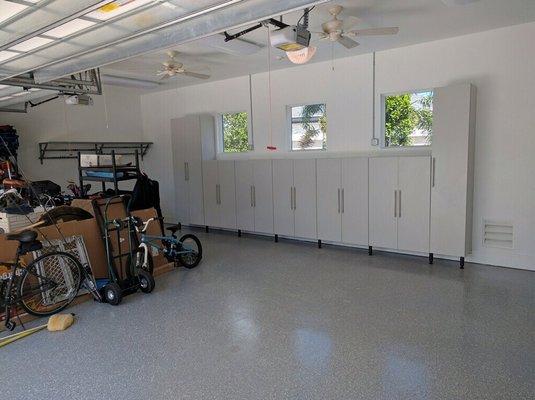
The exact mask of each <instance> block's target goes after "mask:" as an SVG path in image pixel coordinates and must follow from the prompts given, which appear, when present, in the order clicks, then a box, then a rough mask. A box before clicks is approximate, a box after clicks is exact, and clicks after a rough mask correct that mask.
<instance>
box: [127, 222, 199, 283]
mask: <svg viewBox="0 0 535 400" xmlns="http://www.w3.org/2000/svg"><path fill="white" fill-rule="evenodd" d="M156 220H159V218H150V219H149V220H148V221H146V222H143V221H141V220H140V219H137V221H136V222H137V223H136V229H137V231H138V232H139V233H140V234H141V243H140V245H139V249H138V254H137V260H136V264H137V266H138V267H139V268H143V269H145V270H147V271H149V272H150V273H152V271H153V269H154V264H153V260H152V253H151V251H153V250H157V251H160V252H162V253H163V255H164V257H165V258H166V259H167V261H169V262H172V263H174V264H175V267H178V266H180V265H182V266H183V267H186V268H188V269H191V268H195V267H196V266H197V265H199V263H200V262H201V259H202V245H201V241H200V240H199V238H198V237H197V236H195V235H193V234H191V233H188V234H186V235H183V236H182V237H181V238H180V239H179V238H178V237H177V235H176V232H177V231H178V230H179V227H178V226H176V225H175V226H171V227H169V228H167V230H168V231H170V232H171V236H152V235H147V233H146V232H147V228H148V226H149V224H150V223H151V222H153V221H156Z"/></svg>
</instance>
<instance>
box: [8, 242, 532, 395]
mask: <svg viewBox="0 0 535 400" xmlns="http://www.w3.org/2000/svg"><path fill="white" fill-rule="evenodd" d="M198 234H199V236H200V237H201V239H202V240H203V243H204V247H205V258H204V261H203V263H202V264H201V265H200V266H199V267H198V268H197V269H195V270H192V271H186V270H184V269H179V270H176V271H173V272H171V273H169V274H167V275H165V276H162V277H159V278H158V279H157V282H156V283H157V289H156V291H155V292H154V293H153V294H151V295H143V294H135V295H132V296H129V297H127V298H126V299H125V301H124V302H123V304H121V305H120V306H119V307H112V306H109V305H106V304H96V303H92V302H89V303H84V304H81V305H78V306H76V307H74V308H73V311H74V312H75V313H77V315H78V320H77V323H76V324H75V325H74V326H73V327H72V328H71V329H69V330H68V331H66V332H62V333H48V332H41V333H38V334H35V335H32V336H31V337H29V338H26V339H23V340H21V341H19V342H17V343H14V344H12V345H9V346H7V347H6V348H3V349H0V385H1V387H0V393H1V395H0V398H2V399H10V400H15V399H25V400H28V399H54V400H60V399H77V400H78V399H144V400H145V399H151V400H152V399H247V400H251V399H307V400H308V399H337V400H339V399H396V400H398V399H411V400H416V399H441V400H442V399H533V398H534V394H535V378H534V377H535V373H534V371H535V337H534V333H535V294H534V292H535V273H533V272H526V271H517V270H510V269H504V268H494V267H486V266H477V265H470V264H467V268H466V269H465V270H464V271H461V270H459V269H458V265H457V263H455V262H447V261H441V260H436V263H435V265H433V266H429V265H428V264H427V260H426V259H425V258H417V257H408V256H400V255H392V254H386V253H382V254H379V253H378V254H376V255H375V256H373V257H369V256H368V255H367V252H366V251H363V250H356V249H344V248H335V247H329V246H326V247H324V248H323V249H317V248H315V247H314V246H313V245H312V244H298V243H295V242H285V241H281V242H280V243H278V244H275V243H273V242H272V241H270V240H269V239H264V238H253V237H243V238H237V237H236V236H233V235H230V234H222V233H210V234H205V233H198Z"/></svg>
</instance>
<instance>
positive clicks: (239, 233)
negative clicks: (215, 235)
mask: <svg viewBox="0 0 535 400" xmlns="http://www.w3.org/2000/svg"><path fill="white" fill-rule="evenodd" d="M238 237H241V229H238Z"/></svg>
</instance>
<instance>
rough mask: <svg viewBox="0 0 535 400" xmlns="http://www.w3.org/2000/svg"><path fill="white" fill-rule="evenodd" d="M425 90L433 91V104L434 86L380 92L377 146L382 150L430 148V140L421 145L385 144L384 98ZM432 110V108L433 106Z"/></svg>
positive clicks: (423, 91) (425, 91) (424, 91)
mask: <svg viewBox="0 0 535 400" xmlns="http://www.w3.org/2000/svg"><path fill="white" fill-rule="evenodd" d="M427 92H433V105H434V98H435V96H434V93H435V88H423V89H409V90H400V91H396V92H387V93H381V94H380V100H379V107H380V110H381V114H380V120H379V123H380V127H379V147H380V148H381V149H382V150H391V149H396V150H397V151H400V150H401V149H430V148H431V146H432V144H433V142H432V141H431V144H426V145H421V146H386V129H385V124H386V107H385V106H386V98H387V97H390V96H400V95H402V94H417V93H427ZM433 111H434V108H433Z"/></svg>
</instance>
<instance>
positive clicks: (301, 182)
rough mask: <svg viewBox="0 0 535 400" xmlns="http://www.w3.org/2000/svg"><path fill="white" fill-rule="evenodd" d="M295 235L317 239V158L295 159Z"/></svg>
mask: <svg viewBox="0 0 535 400" xmlns="http://www.w3.org/2000/svg"><path fill="white" fill-rule="evenodd" d="M294 188H295V189H294V214H295V216H294V218H295V236H296V237H301V238H307V239H316V238H317V232H316V211H317V210H316V160H314V159H310V160H294Z"/></svg>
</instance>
